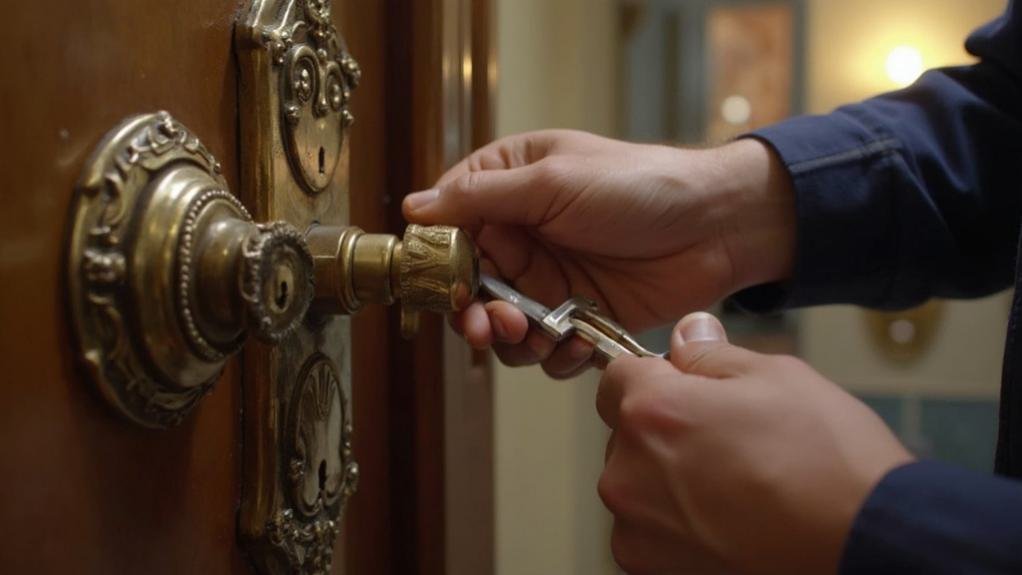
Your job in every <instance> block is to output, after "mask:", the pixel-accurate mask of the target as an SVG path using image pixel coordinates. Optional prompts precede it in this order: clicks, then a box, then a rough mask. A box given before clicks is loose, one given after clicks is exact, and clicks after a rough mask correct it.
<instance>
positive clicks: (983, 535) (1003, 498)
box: [840, 462, 1022, 575]
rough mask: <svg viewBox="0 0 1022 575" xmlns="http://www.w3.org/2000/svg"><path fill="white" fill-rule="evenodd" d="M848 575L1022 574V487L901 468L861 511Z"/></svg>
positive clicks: (939, 468)
mask: <svg viewBox="0 0 1022 575" xmlns="http://www.w3.org/2000/svg"><path fill="white" fill-rule="evenodd" d="M840 573H842V574H860V573H861V574H869V575H887V574H891V575H895V574H897V575H902V574H904V573H927V574H931V575H942V574H948V575H950V574H955V575H958V574H962V573H969V574H970V575H991V574H995V573H998V574H1000V573H1005V574H1006V573H1022V484H1019V483H1018V482H1015V481H1011V480H1008V479H1003V478H1000V477H996V476H993V475H986V474H983V473H977V472H972V471H965V470H961V469H957V468H954V467H950V466H947V465H944V464H940V463H934V462H917V463H911V464H909V465H905V466H902V467H899V468H897V469H895V470H893V471H891V472H890V473H888V474H887V476H886V477H884V479H883V480H882V481H881V482H880V484H879V485H878V486H877V487H876V488H875V489H874V490H873V493H872V494H871V495H870V496H869V498H868V499H867V500H866V503H865V504H864V505H863V508H862V509H861V510H860V512H859V515H858V517H857V518H856V520H855V524H854V525H853V526H852V531H851V534H850V535H849V537H848V540H847V542H846V543H845V550H844V553H843V556H842V559H841V566H840Z"/></svg>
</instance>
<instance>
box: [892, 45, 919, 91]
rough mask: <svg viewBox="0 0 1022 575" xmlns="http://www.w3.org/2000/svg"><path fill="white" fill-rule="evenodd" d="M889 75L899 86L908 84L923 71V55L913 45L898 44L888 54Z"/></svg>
mask: <svg viewBox="0 0 1022 575" xmlns="http://www.w3.org/2000/svg"><path fill="white" fill-rule="evenodd" d="M886 68H887V77H888V78H890V79H891V81H892V82H894V83H895V84H897V85H898V86H908V85H909V84H911V83H912V82H915V81H916V78H918V77H919V76H920V75H921V74H922V73H923V55H922V54H920V53H919V50H917V49H916V48H913V47H912V46H898V47H897V48H895V49H893V50H891V53H890V54H888V55H887V65H886Z"/></svg>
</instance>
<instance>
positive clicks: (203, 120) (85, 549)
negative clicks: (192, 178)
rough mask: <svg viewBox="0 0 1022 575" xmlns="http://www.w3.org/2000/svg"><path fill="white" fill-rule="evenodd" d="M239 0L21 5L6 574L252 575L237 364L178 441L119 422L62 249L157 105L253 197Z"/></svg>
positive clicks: (0, 262)
mask: <svg viewBox="0 0 1022 575" xmlns="http://www.w3.org/2000/svg"><path fill="white" fill-rule="evenodd" d="M237 8H238V5H237V2H236V0H213V1H203V2H165V1H162V0H145V1H143V0H132V1H130V2H123V1H115V0H76V1H74V2H58V3H38V2H8V3H6V5H5V7H4V18H5V26H4V28H5V29H4V34H3V35H2V36H0V45H2V47H3V52H4V54H5V55H6V57H5V66H4V75H5V77H4V79H3V80H2V82H3V89H2V90H0V129H2V131H3V135H4V137H3V139H2V140H0V166H2V169H0V173H3V174H4V178H5V182H4V185H3V186H2V187H0V199H2V205H3V210H0V281H2V289H0V321H2V324H0V325H2V328H0V366H2V368H0V369H2V371H0V382H2V385H0V389H2V392H3V396H2V399H0V491H2V493H3V496H2V497H0V541H2V542H3V543H2V544H0V566H2V568H0V570H3V571H4V572H8V573H50V572H69V573H71V572H73V573H232V572H233V573H244V572H247V570H248V569H247V566H246V564H245V561H244V558H243V557H242V556H241V555H240V553H239V551H238V547H237V546H236V544H235V541H234V532H235V529H234V525H235V510H236V506H237V497H238V495H237V494H238V481H239V464H240V462H239V460H238V458H239V453H240V427H239V417H240V413H239V412H240V410H239V404H240V401H239V399H240V398H239V393H240V390H239V387H238V385H237V382H238V380H239V377H238V371H237V368H236V365H235V364H232V365H231V366H230V367H229V368H228V369H227V371H226V372H225V374H224V376H223V378H222V381H221V383H220V384H219V385H218V386H217V388H216V390H215V391H214V393H213V394H212V395H211V396H210V397H209V398H207V399H206V400H205V401H203V402H202V404H201V405H200V407H199V408H198V409H197V411H196V413H194V414H193V415H192V416H191V417H189V418H188V419H187V420H186V421H185V423H184V424H183V425H182V426H181V427H180V428H178V429H174V430H171V431H166V432H156V431H146V430H142V429H141V428H139V427H137V426H135V425H132V424H129V423H126V422H125V421H122V420H120V419H118V418H117V417H116V416H115V415H114V414H113V412H112V411H111V410H109V409H108V408H107V407H106V405H104V404H103V403H102V402H101V401H100V400H99V399H98V398H97V397H96V396H95V395H94V394H93V393H92V390H91V388H90V386H89V382H88V381H86V378H85V373H84V371H83V368H82V366H81V365H80V364H79V363H78V362H77V361H75V359H74V352H73V341H72V340H71V337H72V335H71V333H70V324H69V321H68V317H67V310H66V305H65V298H64V293H63V289H64V288H63V286H64V282H63V281H62V277H63V273H64V272H63V268H64V265H65V264H64V258H63V251H64V241H65V234H66V231H67V225H68V215H69V209H70V203H71V200H72V197H73V186H74V183H75V181H76V179H77V178H78V175H79V173H80V170H81V167H82V165H83V162H84V161H85V159H86V158H87V157H88V155H89V154H90V152H91V150H92V148H93V147H94V146H95V144H96V143H97V142H98V141H99V139H100V138H101V137H102V136H103V135H104V134H105V133H106V132H107V130H109V129H110V128H111V127H113V126H114V125H115V124H116V123H118V122H119V121H120V120H122V119H123V118H124V117H126V116H128V115H132V114H136V113H139V112H148V111H154V110H158V109H166V110H169V111H171V112H172V113H173V114H174V115H175V116H176V117H177V118H178V119H180V120H181V121H182V122H184V123H185V124H186V125H188V126H189V127H191V128H192V129H193V130H194V131H195V132H196V133H197V134H198V135H199V136H200V137H201V138H202V139H203V141H204V143H205V144H206V145H207V146H208V148H209V149H210V150H211V151H212V152H213V153H214V154H215V155H216V156H217V158H218V159H219V160H220V161H221V162H222V163H223V165H224V171H225V173H226V175H227V179H228V180H229V181H230V183H231V185H232V186H236V185H237V166H236V157H237V141H236V134H237V112H236V110H237V100H236V98H237V96H236V93H237V88H236V79H235V64H234V62H233V56H232V33H231V30H232V26H233V22H234V18H235V12H236V10H237Z"/></svg>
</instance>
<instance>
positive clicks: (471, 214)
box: [402, 164, 549, 230]
mask: <svg viewBox="0 0 1022 575" xmlns="http://www.w3.org/2000/svg"><path fill="white" fill-rule="evenodd" d="M536 166H537V165H536V164H532V165H528V166H524V167H521V168H513V169H510V170H481V171H476V172H468V173H465V174H463V175H461V176H459V177H458V178H455V179H454V180H451V181H449V182H446V183H443V184H441V185H439V186H438V187H436V188H434V189H432V190H427V191H424V192H416V193H414V194H410V195H408V196H407V197H406V198H405V200H404V203H403V204H402V211H403V212H404V215H405V217H406V218H407V219H408V221H410V222H413V223H418V224H425V225H433V224H445V225H452V226H460V227H463V228H468V229H471V230H478V229H479V228H481V227H482V226H483V225H484V224H511V225H519V226H534V225H538V224H540V223H541V220H542V218H543V215H544V214H546V213H547V212H548V208H549V205H547V204H548V203H549V198H545V197H543V196H542V195H539V194H537V193H536V192H538V191H539V190H540V189H541V188H540V187H538V186H536V185H535V184H536V179H537V177H538V176H537V167H536Z"/></svg>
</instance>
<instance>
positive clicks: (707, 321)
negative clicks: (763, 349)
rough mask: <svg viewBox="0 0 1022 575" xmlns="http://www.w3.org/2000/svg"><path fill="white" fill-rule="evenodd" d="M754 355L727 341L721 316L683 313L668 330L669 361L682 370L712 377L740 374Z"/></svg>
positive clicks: (703, 313)
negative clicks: (669, 343) (669, 332)
mask: <svg viewBox="0 0 1022 575" xmlns="http://www.w3.org/2000/svg"><path fill="white" fill-rule="evenodd" d="M754 355H755V354H754V353H753V352H751V351H748V350H746V349H743V348H740V347H735V346H733V345H731V344H730V343H728V341H727V333H726V332H725V331H724V326H723V325H721V323H720V320H718V319H717V318H715V317H713V316H712V315H710V314H708V313H705V312H697V313H693V314H689V315H687V316H685V317H684V318H682V320H681V321H679V322H678V323H677V325H675V326H674V331H673V332H672V333H671V363H673V364H674V367H676V368H678V369H679V370H681V371H683V372H685V373H690V374H693V375H702V376H705V377H715V378H725V377H731V376H734V375H739V374H741V373H744V371H745V368H746V366H747V365H749V363H750V361H751V359H752V358H753V356H754Z"/></svg>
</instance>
